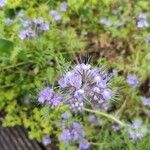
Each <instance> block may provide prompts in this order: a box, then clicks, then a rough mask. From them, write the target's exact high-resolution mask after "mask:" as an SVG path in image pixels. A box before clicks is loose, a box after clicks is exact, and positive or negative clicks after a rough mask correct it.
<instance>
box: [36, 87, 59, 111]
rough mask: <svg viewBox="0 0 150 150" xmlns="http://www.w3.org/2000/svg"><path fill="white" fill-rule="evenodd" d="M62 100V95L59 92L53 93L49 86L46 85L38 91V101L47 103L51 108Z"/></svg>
mask: <svg viewBox="0 0 150 150" xmlns="http://www.w3.org/2000/svg"><path fill="white" fill-rule="evenodd" d="M61 101H62V97H61V95H59V94H55V95H54V90H53V89H52V88H50V87H46V88H45V89H44V90H42V91H41V92H40V93H39V97H38V102H39V103H41V104H43V103H46V104H48V105H49V106H50V107H51V108H55V107H56V106H58V105H59V104H60V103H61Z"/></svg>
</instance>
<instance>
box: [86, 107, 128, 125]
mask: <svg viewBox="0 0 150 150" xmlns="http://www.w3.org/2000/svg"><path fill="white" fill-rule="evenodd" d="M84 110H85V111H87V112H91V113H95V114H97V115H101V116H103V117H106V118H108V119H109V120H112V121H115V122H116V123H118V124H119V125H120V126H122V127H123V126H126V124H125V123H123V122H122V121H120V120H118V119H117V118H115V117H113V116H112V115H110V114H107V113H105V112H99V111H95V110H91V109H88V108H84Z"/></svg>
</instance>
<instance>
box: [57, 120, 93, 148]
mask: <svg viewBox="0 0 150 150" xmlns="http://www.w3.org/2000/svg"><path fill="white" fill-rule="evenodd" d="M59 140H60V141H63V142H64V143H66V144H69V143H70V142H75V143H78V144H79V149H80V150H88V149H89V147H90V144H89V143H88V141H87V140H86V134H85V132H84V130H83V127H82V126H81V125H80V124H79V123H77V122H74V123H73V124H72V125H71V127H69V128H65V129H63V131H62V133H61V135H60V136H59Z"/></svg>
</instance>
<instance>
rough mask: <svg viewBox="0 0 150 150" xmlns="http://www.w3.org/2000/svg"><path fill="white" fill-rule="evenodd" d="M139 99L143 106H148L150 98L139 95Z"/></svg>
mask: <svg viewBox="0 0 150 150" xmlns="http://www.w3.org/2000/svg"><path fill="white" fill-rule="evenodd" d="M141 101H142V103H143V105H144V106H148V107H150V98H147V97H141Z"/></svg>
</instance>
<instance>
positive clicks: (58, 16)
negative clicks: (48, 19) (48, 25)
mask: <svg viewBox="0 0 150 150" xmlns="http://www.w3.org/2000/svg"><path fill="white" fill-rule="evenodd" d="M50 14H51V15H52V17H53V19H54V20H55V21H59V20H61V16H60V14H59V13H58V12H57V11H56V10H51V11H50Z"/></svg>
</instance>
